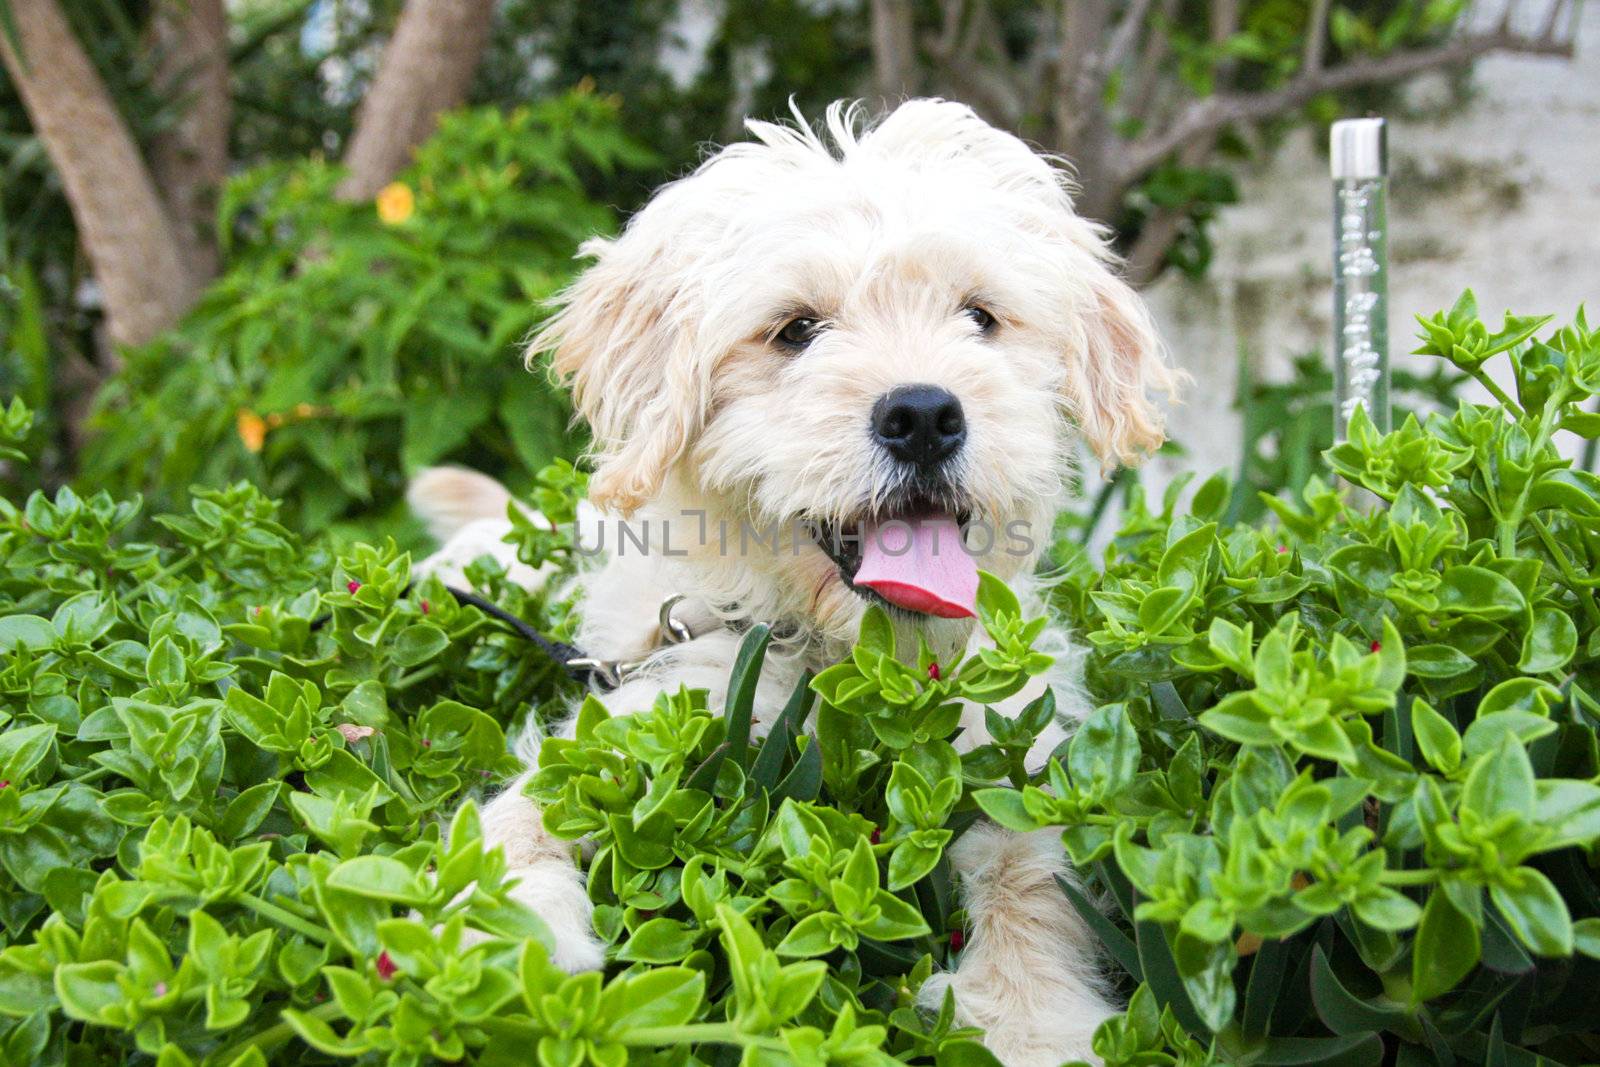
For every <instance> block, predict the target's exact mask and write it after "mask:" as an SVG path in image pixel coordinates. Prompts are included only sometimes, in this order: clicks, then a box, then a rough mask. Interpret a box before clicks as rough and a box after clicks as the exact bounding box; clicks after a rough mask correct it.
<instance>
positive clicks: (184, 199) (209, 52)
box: [150, 0, 232, 281]
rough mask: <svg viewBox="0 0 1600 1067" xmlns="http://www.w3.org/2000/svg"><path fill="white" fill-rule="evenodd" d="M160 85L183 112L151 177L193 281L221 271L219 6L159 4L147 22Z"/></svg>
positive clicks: (223, 93)
mask: <svg viewBox="0 0 1600 1067" xmlns="http://www.w3.org/2000/svg"><path fill="white" fill-rule="evenodd" d="M150 38H151V45H152V48H153V50H154V52H155V57H156V64H157V71H156V78H157V81H158V82H159V83H160V86H161V89H162V91H163V92H165V93H167V94H169V95H170V96H171V97H172V98H174V99H175V100H176V101H177V103H178V107H179V108H180V115H179V118H178V121H177V122H175V123H174V124H172V126H171V127H169V128H167V129H164V130H162V131H161V132H160V133H159V134H157V135H156V137H155V139H154V141H153V142H152V143H151V145H150V170H151V173H152V175H153V176H154V178H155V181H156V186H157V187H158V188H159V189H160V190H161V195H162V197H163V198H164V199H165V200H166V204H167V213H168V215H170V216H171V218H172V225H173V229H174V231H175V233H176V235H177V237H178V240H179V244H180V246H181V247H182V250H183V253H184V257H185V259H186V260H187V262H188V264H189V273H190V274H191V275H192V276H193V277H194V279H195V280H196V281H207V280H209V279H210V278H212V277H214V276H215V275H216V273H217V268H218V265H219V260H218V255H217V244H216V238H215V235H214V234H213V233H212V232H211V230H212V225H213V219H214V217H215V215H216V191H217V188H218V187H219V186H220V185H221V184H222V182H223V179H225V178H226V177H227V176H228V124H229V120H230V118H231V112H232V107H231V102H230V100H229V92H228V15H227V12H226V11H225V10H224V8H223V4H222V0H159V2H158V3H157V4H156V5H155V7H154V10H153V11H152V12H151V17H150Z"/></svg>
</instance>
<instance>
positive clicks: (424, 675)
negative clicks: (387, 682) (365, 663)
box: [389, 660, 443, 690]
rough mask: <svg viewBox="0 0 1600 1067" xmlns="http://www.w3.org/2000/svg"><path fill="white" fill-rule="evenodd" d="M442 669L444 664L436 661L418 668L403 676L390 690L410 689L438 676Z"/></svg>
mask: <svg viewBox="0 0 1600 1067" xmlns="http://www.w3.org/2000/svg"><path fill="white" fill-rule="evenodd" d="M441 669H443V664H441V663H440V662H438V661H437V660H435V661H434V662H432V663H430V664H428V665H427V666H426V667H418V668H417V669H416V670H414V671H412V672H411V673H410V674H407V675H403V676H402V677H401V678H400V679H399V680H398V681H396V682H395V683H394V684H393V685H391V686H390V687H389V688H390V689H394V690H402V689H410V688H411V687H412V686H414V685H416V684H417V683H418V682H425V681H427V680H428V679H429V678H432V677H433V676H434V675H436V674H438V673H439V671H440V670H441Z"/></svg>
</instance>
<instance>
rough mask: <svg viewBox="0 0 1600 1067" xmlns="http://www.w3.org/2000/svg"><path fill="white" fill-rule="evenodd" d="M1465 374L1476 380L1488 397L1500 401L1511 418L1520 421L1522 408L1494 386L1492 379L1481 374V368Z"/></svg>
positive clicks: (1502, 390)
mask: <svg viewBox="0 0 1600 1067" xmlns="http://www.w3.org/2000/svg"><path fill="white" fill-rule="evenodd" d="M1467 373H1468V374H1470V375H1472V377H1473V378H1475V379H1476V380H1477V382H1478V384H1479V385H1481V386H1483V387H1484V388H1485V389H1487V390H1489V395H1490V396H1492V397H1494V398H1495V399H1496V400H1498V401H1500V403H1502V404H1504V405H1505V407H1506V410H1507V411H1509V412H1511V414H1512V415H1513V416H1515V417H1516V418H1518V419H1521V418H1522V417H1523V415H1524V412H1523V410H1522V407H1521V406H1520V405H1519V404H1517V403H1516V401H1514V400H1512V399H1511V398H1510V397H1509V396H1507V395H1506V392H1505V390H1504V389H1501V388H1500V387H1499V386H1498V385H1496V384H1495V381H1494V379H1493V378H1491V377H1489V376H1488V375H1487V374H1485V373H1484V372H1483V368H1482V367H1474V368H1472V369H1471V370H1470V371H1468V372H1467Z"/></svg>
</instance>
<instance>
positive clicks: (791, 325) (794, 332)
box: [777, 315, 822, 349]
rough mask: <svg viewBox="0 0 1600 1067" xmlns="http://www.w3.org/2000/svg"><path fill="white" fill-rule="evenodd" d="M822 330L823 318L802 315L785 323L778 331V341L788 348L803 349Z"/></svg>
mask: <svg viewBox="0 0 1600 1067" xmlns="http://www.w3.org/2000/svg"><path fill="white" fill-rule="evenodd" d="M821 331H822V322H821V320H819V319H813V318H807V317H806V316H804V315H802V316H800V317H799V318H793V319H790V320H789V321H788V322H786V323H784V324H783V329H781V330H779V331H778V335H777V341H778V343H779V344H781V345H783V346H784V347H786V348H793V349H801V348H804V347H805V346H806V345H809V344H810V343H811V342H812V341H813V340H815V339H816V336H817V334H818V333H820V332H821Z"/></svg>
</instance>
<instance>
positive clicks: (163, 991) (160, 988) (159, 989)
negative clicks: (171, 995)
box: [152, 982, 167, 997]
mask: <svg viewBox="0 0 1600 1067" xmlns="http://www.w3.org/2000/svg"><path fill="white" fill-rule="evenodd" d="M152 992H154V993H155V995H156V996H158V997H164V996H166V995H167V983H165V982H157V983H156V985H155V989H154V990H152Z"/></svg>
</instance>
